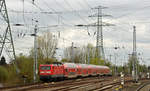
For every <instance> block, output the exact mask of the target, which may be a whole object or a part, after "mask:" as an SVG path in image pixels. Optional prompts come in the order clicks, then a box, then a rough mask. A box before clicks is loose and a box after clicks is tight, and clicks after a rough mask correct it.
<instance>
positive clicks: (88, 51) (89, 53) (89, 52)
mask: <svg viewBox="0 0 150 91" xmlns="http://www.w3.org/2000/svg"><path fill="white" fill-rule="evenodd" d="M87 48H88V64H90V47H87Z"/></svg>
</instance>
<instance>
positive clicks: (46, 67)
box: [41, 66, 51, 70]
mask: <svg viewBox="0 0 150 91" xmlns="http://www.w3.org/2000/svg"><path fill="white" fill-rule="evenodd" d="M50 69H51V67H50V66H41V70H50Z"/></svg>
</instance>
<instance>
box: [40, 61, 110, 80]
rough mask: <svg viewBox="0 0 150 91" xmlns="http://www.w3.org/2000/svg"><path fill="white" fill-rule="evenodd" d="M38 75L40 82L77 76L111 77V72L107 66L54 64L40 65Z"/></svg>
mask: <svg viewBox="0 0 150 91" xmlns="http://www.w3.org/2000/svg"><path fill="white" fill-rule="evenodd" d="M39 75H40V79H41V80H47V79H48V80H51V79H57V78H64V77H65V78H76V77H78V76H82V77H86V76H96V75H111V71H110V69H109V67H107V66H96V65H88V64H75V63H63V64H62V63H54V64H49V65H48V64H45V65H44V64H41V65H40V67H39Z"/></svg>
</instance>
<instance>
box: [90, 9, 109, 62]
mask: <svg viewBox="0 0 150 91" xmlns="http://www.w3.org/2000/svg"><path fill="white" fill-rule="evenodd" d="M106 8H107V7H103V6H98V7H95V8H93V9H96V10H97V14H95V15H91V16H89V17H97V23H96V26H97V38H96V54H97V56H98V57H99V58H102V59H103V60H105V53H104V45H103V26H110V24H106V25H103V17H105V16H111V15H105V14H103V12H102V10H103V9H106Z"/></svg>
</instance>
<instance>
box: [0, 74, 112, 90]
mask: <svg viewBox="0 0 150 91" xmlns="http://www.w3.org/2000/svg"><path fill="white" fill-rule="evenodd" d="M104 78H106V79H112V77H104ZM97 79H99V80H97ZM106 79H105V80H106ZM94 81H99V82H100V81H104V79H101V78H99V77H89V78H78V79H71V80H65V81H60V82H48V83H36V84H28V85H19V86H12V87H3V88H0V91H6V90H7V91H16V90H17V91H21V90H34V89H42V88H49V87H51V88H57V87H60V86H67V85H68V86H69V85H74V84H81V83H82V84H85V83H87V82H89V83H90V82H94Z"/></svg>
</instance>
